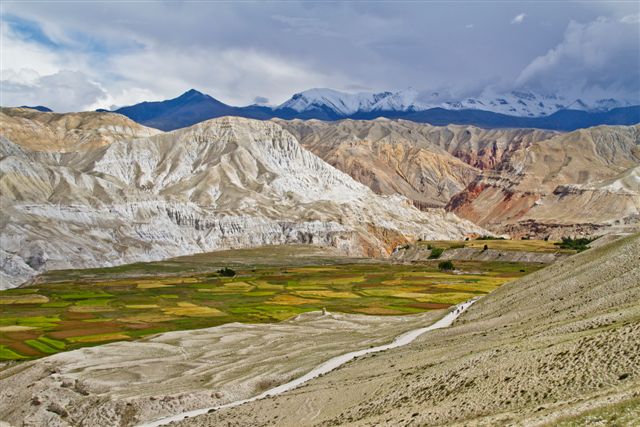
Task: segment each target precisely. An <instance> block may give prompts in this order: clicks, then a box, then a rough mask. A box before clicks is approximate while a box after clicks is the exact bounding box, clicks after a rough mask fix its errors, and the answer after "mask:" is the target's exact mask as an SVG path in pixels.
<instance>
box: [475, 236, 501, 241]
mask: <svg viewBox="0 0 640 427" xmlns="http://www.w3.org/2000/svg"><path fill="white" fill-rule="evenodd" d="M476 240H505V238H504V237H493V236H480V237H478V238H477V239H476Z"/></svg>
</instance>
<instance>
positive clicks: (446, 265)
mask: <svg viewBox="0 0 640 427" xmlns="http://www.w3.org/2000/svg"><path fill="white" fill-rule="evenodd" d="M438 268H439V269H440V270H443V271H451V270H453V269H454V268H455V267H454V266H453V263H452V262H451V261H442V262H441V263H439V264H438Z"/></svg>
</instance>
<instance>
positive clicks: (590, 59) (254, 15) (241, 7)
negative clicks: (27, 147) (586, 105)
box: [0, 0, 640, 112]
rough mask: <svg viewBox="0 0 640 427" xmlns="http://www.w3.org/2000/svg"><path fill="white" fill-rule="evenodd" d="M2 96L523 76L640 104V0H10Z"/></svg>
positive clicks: (48, 99) (16, 101) (443, 87)
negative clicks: (338, 0) (598, 0)
mask: <svg viewBox="0 0 640 427" xmlns="http://www.w3.org/2000/svg"><path fill="white" fill-rule="evenodd" d="M0 18H1V28H0V37H1V39H0V70H1V76H0V80H1V83H2V85H1V87H0V104H1V105H3V106H16V105H45V106H48V107H50V108H52V109H53V110H54V111H59V112H66V111H82V110H92V109H96V108H114V107H119V106H123V105H131V104H135V103H138V102H141V101H154V100H162V99H168V98H174V97H176V96H178V95H179V94H181V93H183V92H185V91H186V90H188V89H190V88H195V89H197V90H200V91H201V92H204V93H208V94H210V95H211V96H213V97H214V98H216V99H218V100H220V101H222V102H225V103H228V104H231V105H248V104H252V103H254V102H260V103H269V104H272V105H277V104H280V103H282V102H284V101H285V100H286V99H288V98H289V97H291V95H293V94H294V93H296V92H300V91H303V90H305V89H310V88H317V87H327V88H332V89H337V90H343V91H348V92H358V91H385V90H391V91H393V90H399V89H406V88H408V87H412V88H414V89H416V90H419V91H425V93H426V92H429V93H430V92H433V91H438V92H440V93H444V94H447V95H448V96H450V97H452V98H456V97H458V98H459V97H465V96H478V95H482V94H483V93H484V94H489V93H492V94H493V93H495V94H499V93H505V92H508V91H511V90H523V89H526V90H532V91H536V92H542V93H544V94H561V95H563V96H566V97H568V98H574V99H575V98H582V99H585V100H595V99H601V98H609V97H612V98H616V99H623V100H627V101H628V102H632V103H635V104H640V2H638V1H625V2H614V1H606V2H595V1H584V2H568V1H544V0H542V1H535V2H532V1H515V0H514V1H446V2H445V1H424V2H422V1H354V2H333V1H322V2H320V1H315V2H314V1H279V2H251V1H197V2H188V1H158V2H152V1H108V2H107V1H106V2H100V1H67V2H63V1H24V0H23V1H8V0H3V1H2V2H1V3H0Z"/></svg>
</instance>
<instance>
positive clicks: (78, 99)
mask: <svg viewBox="0 0 640 427" xmlns="http://www.w3.org/2000/svg"><path fill="white" fill-rule="evenodd" d="M13 75H14V74H13V73H7V74H6V76H7V77H9V78H11V77H12V76H13ZM4 77H5V74H3V80H2V98H3V99H2V103H3V105H8V106H20V105H44V106H46V107H49V108H51V109H52V110H54V111H59V112H67V111H75V110H77V109H78V106H80V107H81V109H89V107H90V106H91V105H92V104H93V103H95V102H96V101H97V100H99V99H101V98H104V97H105V96H106V92H105V91H104V90H103V89H102V88H101V87H100V85H99V84H97V83H95V82H92V81H91V80H90V79H89V77H88V76H87V75H86V74H84V73H82V72H80V71H69V70H61V71H58V72H57V73H55V74H50V75H46V76H38V77H37V78H35V79H33V80H31V81H26V80H22V81H20V80H19V79H16V80H11V79H5V78H4Z"/></svg>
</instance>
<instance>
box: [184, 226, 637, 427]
mask: <svg viewBox="0 0 640 427" xmlns="http://www.w3.org/2000/svg"><path fill="white" fill-rule="evenodd" d="M639 260H640V236H639V235H636V236H633V237H629V238H626V239H624V240H622V241H619V242H615V243H613V244H611V245H607V246H603V247H600V248H596V249H592V250H589V251H587V252H584V253H582V254H578V255H576V256H574V257H571V258H568V259H565V260H564V261H560V262H558V263H556V264H553V265H552V266H550V267H548V268H546V269H543V270H540V271H538V272H536V273H533V274H531V275H528V276H526V277H524V278H522V279H520V280H517V281H514V282H511V283H509V284H506V285H504V286H502V287H501V288H500V289H498V290H496V291H495V292H493V293H491V294H490V295H488V296H486V297H484V298H482V299H481V300H480V301H478V302H477V303H476V304H474V306H472V307H471V308H470V309H469V310H468V311H467V312H466V313H465V314H464V315H463V316H462V317H461V318H460V319H459V320H458V322H457V323H456V324H455V325H454V326H453V327H451V328H448V329H444V330H438V331H433V332H429V333H427V334H425V335H423V336H422V337H421V338H420V339H419V340H417V341H416V342H414V343H412V344H411V345H409V346H407V347H404V348H401V349H397V350H391V351H388V352H385V353H380V354H378V355H372V356H370V357H366V358H363V359H361V360H358V361H356V362H354V363H351V364H350V365H348V366H345V367H344V368H342V369H339V370H337V371H334V372H332V373H330V374H327V375H325V376H323V377H322V378H318V379H316V380H313V381H312V382H310V383H308V384H306V385H304V386H302V387H300V388H299V389H296V390H293V391H291V392H288V393H285V394H284V395H280V396H277V397H274V398H270V399H265V400H261V401H257V402H252V403H249V404H247V405H243V406H240V407H236V408H232V409H229V410H225V411H219V412H216V413H212V414H208V415H206V416H202V417H196V418H193V419H186V420H183V421H181V422H179V423H177V424H176V425H179V426H185V427H187V426H188V427H193V426H218V425H220V426H222V425H224V426H246V425H252V426H267V425H279V426H307V425H316V426H332V425H357V426H374V425H391V426H395V425H403V426H405V425H409V426H414V425H415V426H418V425H456V426H458V425H459V426H463V425H465V426H470V425H482V426H498V425H522V426H525V425H526V426H533V425H556V423H558V422H562V423H564V424H563V425H590V423H591V421H593V420H599V419H603V420H605V421H604V423H602V422H601V423H600V424H596V425H608V424H607V422H606V420H612V423H611V425H624V426H627V425H628V426H634V425H636V426H637V425H638V424H637V420H638V419H637V418H635V417H634V416H633V414H637V413H638V400H639V399H640V393H639V392H638V390H640V368H639V367H640V303H639V301H640V262H639ZM434 343H435V344H434ZM616 423H617V424H616Z"/></svg>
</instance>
